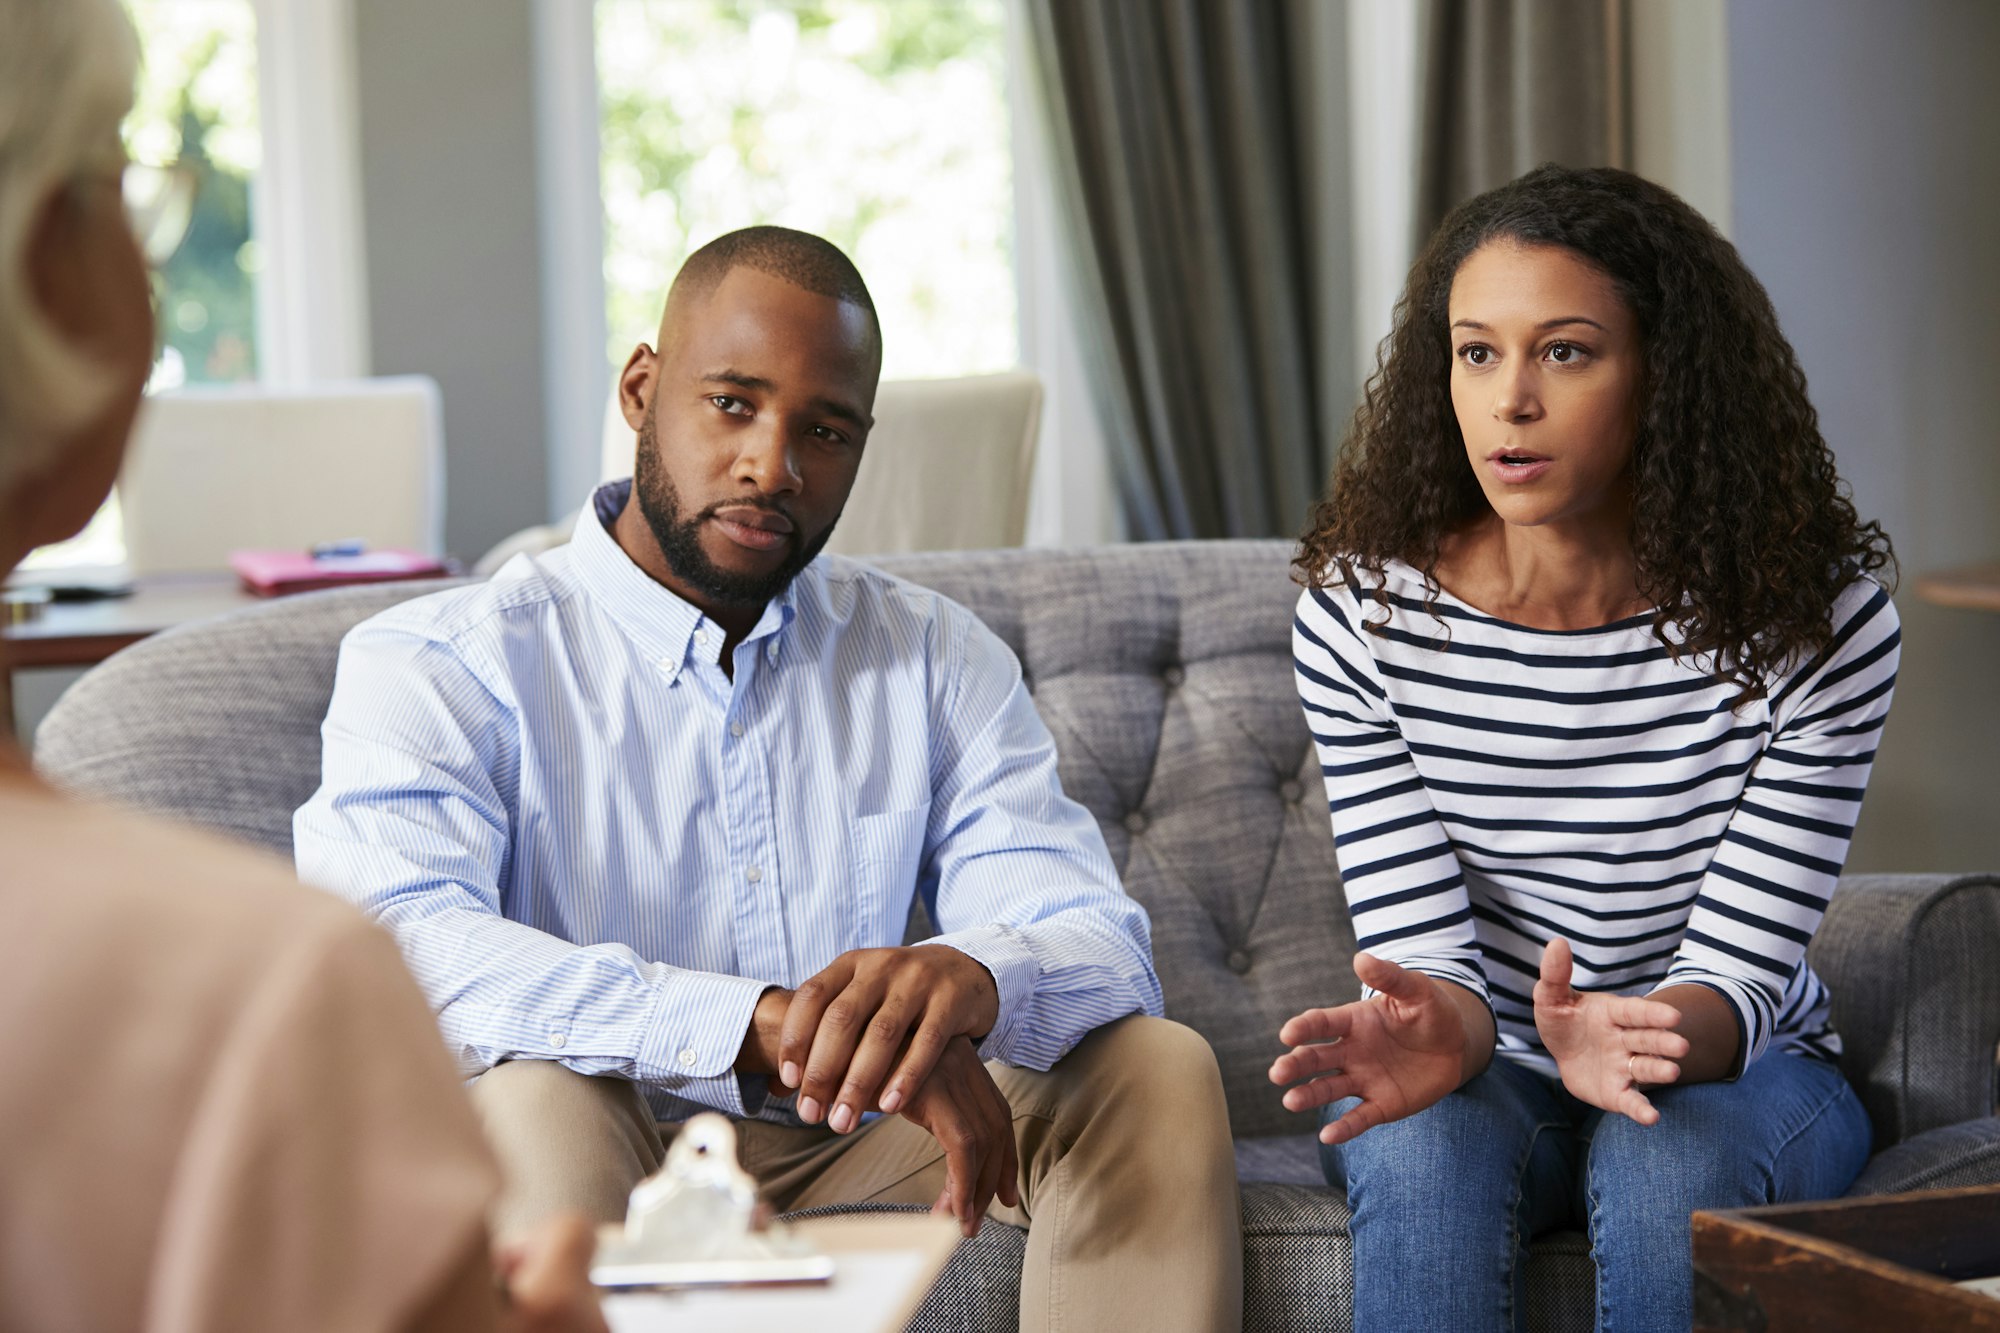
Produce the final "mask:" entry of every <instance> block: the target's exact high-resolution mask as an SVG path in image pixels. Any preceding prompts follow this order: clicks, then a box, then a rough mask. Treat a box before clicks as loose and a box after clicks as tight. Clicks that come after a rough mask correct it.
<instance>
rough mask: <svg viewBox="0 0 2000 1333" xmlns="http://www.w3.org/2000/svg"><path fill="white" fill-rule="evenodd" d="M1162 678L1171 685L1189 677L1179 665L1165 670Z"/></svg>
mask: <svg viewBox="0 0 2000 1333" xmlns="http://www.w3.org/2000/svg"><path fill="white" fill-rule="evenodd" d="M1160 679H1161V680H1164V681H1165V682H1167V684H1169V685H1179V684H1180V683H1181V682H1182V681H1184V680H1186V679H1187V672H1185V671H1183V670H1181V668H1179V667H1177V666H1170V667H1168V668H1167V669H1166V670H1165V671H1162V672H1161V673H1160Z"/></svg>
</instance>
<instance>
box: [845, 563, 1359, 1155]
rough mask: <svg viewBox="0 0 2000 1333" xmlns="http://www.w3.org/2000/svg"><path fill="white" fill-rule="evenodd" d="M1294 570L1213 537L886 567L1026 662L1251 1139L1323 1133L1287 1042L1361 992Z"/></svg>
mask: <svg viewBox="0 0 2000 1333" xmlns="http://www.w3.org/2000/svg"><path fill="white" fill-rule="evenodd" d="M1290 556H1291V546H1290V545H1289V544H1288V543H1285V542H1207V543H1153V544H1148V545H1144V546H1122V547H1107V548H1102V549H1097V550H1089V551H1072V552H1054V551H1013V552H1004V553H993V552H976V553H940V554H930V555H915V556H898V557H893V558H884V559H882V560H880V561H879V562H878V563H879V564H880V566H881V567H882V568H883V569H886V570H889V571H890V572H892V573H895V574H898V575H901V576H903V577H905V578H908V579H910V580H912V581H914V582H917V583H921V584H923V585H925V586H926V587H930V588H935V589H937V590H938V591H940V592H942V593H944V594H945V595H947V596H949V597H952V598H954V599H955V600H957V601H959V602H962V603H964V604H965V605H966V606H968V607H969V608H971V610H972V611H973V612H974V613H975V614H977V615H978V616H979V617H980V618H981V619H982V620H984V621H985V622H986V623H987V624H988V625H989V626H991V627H992V628H993V630H994V632H995V633H997V634H998V635H999V636H1000V637H1001V638H1002V639H1003V640H1004V641H1005V642H1006V643H1007V644H1008V646H1009V647H1011V648H1012V649H1013V650H1014V652H1015V654H1016V655H1017V656H1019V657H1020V659H1021V662H1022V666H1023V669H1024V670H1025V672H1026V675H1027V680H1028V686H1029V688H1030V689H1031V690H1032V691H1033V693H1034V698H1035V706H1036V707H1037V709H1039V710H1040V712H1041V715H1042V718H1043V719H1044V720H1045V721H1046V722H1047V723H1048V726H1049V730H1050V731H1051V732H1052V733H1054V736H1055V740H1056V747H1057V750H1058V752H1059V756H1060V763H1061V772H1062V780H1063V787H1064V790H1066V791H1067V792H1068V793H1069V794H1070V795H1071V796H1073V797H1074V798H1076V799H1077V800H1078V801H1080V802H1081V803H1082V804H1083V805H1084V806H1085V807H1087V808H1088V809H1089V810H1090V812H1091V813H1092V814H1093V815H1095V816H1096V817H1097V821H1098V824H1099V826H1100V827H1101V828H1102V829H1103V830H1104V836H1105V840H1106V842H1107V843H1108V844H1109V845H1110V848H1111V855H1112V858H1113V860H1114V861H1115V862H1116V863H1117V866H1118V869H1119V872H1120V874H1121V875H1122V876H1123V878H1124V882H1125V887H1126V889H1127V890H1128V891H1129V892H1130V893H1131V894H1132V896H1133V897H1135V898H1137V899H1138V900H1139V901H1140V902H1142V903H1143V904H1145V906H1146V909H1147V911H1148V912H1149V913H1150V914H1151V916H1152V921H1153V954H1154V958H1155V960H1156V962H1157V964H1158V967H1159V973H1160V981H1161V985H1162V987H1163V988H1164V990H1165V993H1166V1006H1167V1016H1168V1017H1170V1018H1173V1019H1176V1020H1178V1021H1179V1022H1182V1023H1186V1024H1187V1025H1189V1026H1190V1027H1193V1028H1195V1029H1196V1030H1197V1031H1199V1032H1200V1033H1201V1034H1202V1035H1203V1036H1205V1037H1207V1038H1208V1039H1209V1041H1210V1042H1211V1043H1212V1044H1213V1045H1214V1047H1215V1051H1216V1058H1217V1060H1218V1061H1219V1063H1220V1065H1221V1068H1222V1077H1223V1087H1224V1090H1225V1092H1226V1093H1227V1095H1228V1098H1229V1109H1230V1118H1231V1122H1232V1124H1233V1125H1234V1128H1235V1130H1236V1132H1237V1134H1239V1135H1253V1136H1265V1135H1272V1134H1287V1133H1293V1134H1295V1133H1299V1132H1301V1131H1309V1130H1310V1129H1311V1128H1313V1121H1312V1118H1311V1117H1308V1116H1299V1115H1294V1114H1292V1113H1291V1112H1288V1111H1286V1110H1285V1109H1284V1107H1283V1106H1281V1105H1280V1104H1279V1102H1278V1097H1277V1090H1276V1089H1274V1088H1273V1087H1272V1086H1271V1083H1270V1081H1269V1079H1268V1078H1266V1076H1265V1072H1266V1070H1268V1069H1269V1068H1270V1064H1271V1061H1272V1060H1273V1059H1274V1058H1276V1056H1277V1055H1278V1054H1279V1052H1280V1051H1281V1049H1282V1047H1280V1045H1279V1044H1278V1040H1277V1032H1278V1028H1279V1026H1280V1025H1281V1024H1283V1022H1284V1021H1285V1020H1286V1019H1287V1018H1290V1017H1291V1016H1292V1015H1293V1014H1295V1013H1297V1012H1298V1011H1299V1010H1300V1009H1303V1008H1306V1007H1308V1006H1310V1005H1315V1004H1338V1003H1342V1002H1344V1001H1347V1000H1351V999H1354V998H1356V996H1357V995H1358V993H1359V987H1358V985H1357V984H1356V982H1355V980H1354V974H1353V971H1352V969H1351V966H1350V964H1351V960H1352V958H1353V956H1354V932H1353V930H1352V928H1351V927H1350V926H1349V925H1348V922H1347V912H1346V910H1345V907H1344V905H1343V902H1342V899H1341V893H1340V878H1339V874H1338V872H1337V871H1336V869H1335V867H1334V860H1333V837H1332V834H1331V832H1330V830H1329V827H1328V823H1327V814H1326V795H1325V789H1324V787H1323V785H1322V783H1321V781H1320V776H1319V762H1318V759H1317V757H1316V756H1315V755H1314V754H1313V752H1312V747H1311V738H1310V736H1309V735H1308V734H1307V732H1306V727H1305V719H1304V717H1303V715H1302V714H1301V713H1300V711H1299V704H1298V696H1297V692H1296V689H1295V687H1294V685H1293V683H1292V662H1291V623H1292V604H1293V602H1294V601H1295V600H1296V599H1297V597H1298V588H1297V586H1296V585H1295V584H1293V583H1292V582H1291V579H1290V575H1289V573H1288V561H1289V560H1290Z"/></svg>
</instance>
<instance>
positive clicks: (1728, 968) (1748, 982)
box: [1660, 580, 1902, 1074]
mask: <svg viewBox="0 0 2000 1333" xmlns="http://www.w3.org/2000/svg"><path fill="white" fill-rule="evenodd" d="M1901 642H1902V635H1901V631H1900V629H1899V628H1898V621H1897V616H1896V607H1895V604H1894V603H1893V602H1891V601H1890V600H1889V595H1888V593H1886V592H1885V591H1883V589H1882V588H1881V586H1880V585H1878V584H1876V583H1875V582H1873V581H1872V580H1860V581H1857V582H1856V583H1855V584H1854V585H1852V586H1851V587H1850V588H1849V589H1848V591H1847V592H1846V593H1844V594H1843V595H1842V597H1841V599H1840V602H1839V603H1838V604H1837V605H1836V608H1835V629H1834V637H1833V641H1832V642H1831V643H1830V644H1829V645H1828V646H1827V647H1826V649H1825V650H1824V651H1822V652H1821V653H1820V654H1819V655H1818V656H1817V657H1815V658H1814V659H1813V660H1811V661H1810V662H1808V663H1807V664H1806V666H1805V667H1804V668H1803V669H1802V670H1800V671H1798V672H1797V673H1795V674H1794V675H1792V676H1791V677H1790V678H1789V679H1788V680H1787V681H1786V682H1785V684H1784V685H1783V686H1782V687H1780V688H1779V689H1778V690H1777V691H1776V692H1775V693H1774V695H1773V697H1772V699H1771V703H1770V707H1771V726H1772V739H1771V742H1770V744H1769V745H1768V746H1767V747H1766V748H1765V750H1764V752H1763V754H1762V755H1761V756H1759V758H1758V760H1757V762H1756V765H1755V767H1754V768H1753V769H1752V770H1751V773H1750V777H1749V781H1748V783H1747V784H1746V786H1745V788H1744V792H1743V797H1742V800H1741V801H1740V802H1738V804H1737V807H1736V811H1735V813H1734V814H1733V815H1732V816H1731V818H1730V820H1729V827H1728V830H1727V831H1726V832H1725V833H1724V834H1723V838H1722V842H1721V844H1720V845H1719V846H1718V847H1717V849H1716V852H1715V856H1714V858H1713V859H1712V860H1711V861H1710V862H1709V866H1708V872H1707V874H1706V875H1705V876H1704V878H1703V880H1702V883H1701V888H1700V891H1699V893H1698V895H1697V897H1696V899H1695V902H1694V908H1693V911H1692V913H1691V915H1690V916H1689V918H1688V924H1687V933H1686V935H1685V936H1684V937H1683V939H1682V942H1681V946H1680V949H1679V951H1678V952H1677V953H1676V954H1675V956H1674V960H1673V962H1672V964H1671V965H1670V966H1669V968H1668V970H1667V974H1666V976H1665V978H1664V979H1663V980H1662V981H1661V982H1660V986H1661V987H1666V986H1674V985H1682V984H1686V983H1690V982H1692V983H1695V984H1698V985H1703V986H1707V987H1709V988H1711V989H1713V990H1715V991H1717V992H1719V993H1720V994H1721V995H1722V996H1723V998H1724V999H1726V1000H1727V1001H1728V1002H1729V1005H1730V1007H1731V1009H1732V1010H1733V1011H1734V1012H1735V1015H1736V1020H1737V1023H1738V1026H1739V1029H1740V1035H1741V1037H1742V1041H1741V1045H1740V1048H1739V1054H1738V1057H1737V1060H1738V1063H1737V1069H1736V1072H1737V1073H1738V1074H1740V1073H1741V1071H1742V1070H1743V1069H1746V1068H1748V1067H1749V1065H1750V1063H1751V1061H1753V1060H1755V1059H1756V1058H1757V1057H1758V1056H1759V1055H1761V1054H1763V1052H1764V1049H1765V1047H1766V1046H1767V1045H1768V1044H1769V1042H1770V1040H1771V1036H1772V1033H1773V1032H1774V1031H1775V1030H1777V1029H1778V1027H1779V1026H1780V1019H1781V1017H1782V1015H1781V1014H1780V1013H1779V1006H1780V1003H1781V999H1782V997H1783V996H1784V995H1785V993H1786V988H1787V986H1788V984H1789V983H1790V982H1791V980H1792V978H1793V976H1794V974H1796V973H1797V972H1798V971H1799V969H1800V968H1801V967H1802V966H1803V965H1804V959H1805V951H1806V945H1807V944H1808V943H1809V942H1810V941H1811V939H1812V937H1813V933H1814V932H1815V931H1816V930H1817V929H1818V928H1819V922H1820V917H1821V916H1822V915H1823V914H1824V913H1825V911H1826V904H1827V899H1828V898H1829V897H1831V896H1832V893H1833V889H1834V884H1835V882H1836V881H1837V880H1838V879H1839V876H1840V868H1841V864H1842V862H1843V861H1844V860H1845V859H1846V856H1847V844H1848V839H1849V838H1850V837H1851V836H1852V834H1853V831H1854V821H1855V818H1856V817H1857V816H1858V815H1859V814H1860V810H1861V797H1862V793H1863V792H1864V791H1865V790H1866V788H1867V786H1868V774H1869V769H1870V767H1871V765H1872V764H1873V763H1874V760H1875V747H1876V743H1877V741H1878V740H1879V739H1880V737H1881V734H1882V724H1883V721H1884V720H1885V719H1886V718H1887V716H1888V713H1889V700H1890V696H1891V695H1892V694H1893V693H1894V691H1895V687H1896V666H1897V660H1898V655H1899V652H1900V646H1901Z"/></svg>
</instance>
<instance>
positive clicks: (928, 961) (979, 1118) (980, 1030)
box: [736, 944, 1021, 1236]
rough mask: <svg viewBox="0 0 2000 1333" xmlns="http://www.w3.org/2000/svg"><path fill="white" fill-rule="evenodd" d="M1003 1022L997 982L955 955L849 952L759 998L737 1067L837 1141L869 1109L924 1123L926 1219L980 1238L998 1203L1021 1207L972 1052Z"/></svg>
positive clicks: (998, 1102)
mask: <svg viewBox="0 0 2000 1333" xmlns="http://www.w3.org/2000/svg"><path fill="white" fill-rule="evenodd" d="M999 1014H1000V994H999V989H998V987H996V986H995V985H994V982H993V975H992V974H991V973H990V972H988V971H987V970H986V968H985V967H984V966H982V965H981V964H979V963H978V962H976V961H974V960H973V959H972V958H971V957H969V956H967V955H966V954H963V953H960V952H959V951H958V950H957V949H954V948H951V947H950V946H948V945H943V944H919V945H914V946H909V947H905V948H896V949H855V950H852V951H850V952H848V953H844V954H842V955H840V957H838V958H836V959H834V960H833V962H831V963H829V964H828V965H827V966H826V967H825V968H824V969H822V970H821V971H820V972H818V973H816V974H815V975H813V976H811V977H809V978H807V979H806V980H805V981H804V982H803V983H801V984H800V986H799V988H798V989H797V990H791V991H788V990H784V989H781V988H778V987H772V988H771V989H769V990H766V991H765V992H764V993H763V995H762V996H760V997H759V998H758V1001H757V1009H756V1013H755V1014H754V1016H753V1017H752V1019H751V1022H750V1031H749V1032H748V1033H747V1034H746V1035H745V1037H744V1041H743V1049H742V1052H741V1053H740V1054H739V1055H738V1056H737V1060H736V1069H737V1071H738V1072H739V1073H744V1074H762V1075H765V1076H767V1077H770V1078H774V1079H776V1080H777V1082H778V1083H780V1084H782V1085H783V1086H784V1087H785V1088H787V1089H791V1090H794V1091H796V1092H797V1093H798V1113H799V1117H800V1119H802V1120H804V1121H805V1122H806V1123H807V1124H809V1125H816V1124H819V1123H820V1122H821V1121H822V1120H823V1121H824V1122H825V1123H826V1125H827V1127H828V1128H830V1129H832V1130H833V1131H834V1132H835V1133H837V1134H849V1133H852V1132H853V1131H854V1130H855V1129H857V1128H859V1127H860V1125H861V1123H862V1120H861V1117H862V1114H863V1113H864V1112H868V1111H881V1112H883V1113H885V1114H891V1115H900V1116H902V1117H903V1118H904V1119H906V1120H909V1121H911V1122H913V1123H915V1124H917V1125H919V1126H921V1127H922V1128H923V1129H924V1130H926V1131H928V1132H929V1133H930V1135H931V1137H932V1138H934V1139H936V1140H937V1142H938V1145H939V1146H940V1147H941V1148H943V1149H944V1159H945V1186H944V1189H943V1191H942V1192H941V1193H940V1194H939V1195H938V1200H937V1203H936V1204H935V1205H934V1206H933V1211H934V1212H937V1213H940V1214H945V1215H949V1216H951V1217H953V1218H956V1219H957V1221H958V1224H959V1228H960V1230H961V1231H963V1232H964V1233H965V1234H966V1235H967V1236H971V1235H976V1234H977V1233H978V1231H979V1223H980V1220H981V1219H982V1218H983V1217H984V1216H985V1214H986V1208H987V1205H988V1204H990V1203H991V1202H992V1201H993V1199H994V1198H995V1197H996V1196H997V1197H998V1198H999V1199H1000V1201H1001V1202H1002V1203H1004V1204H1006V1205H1007V1206H1009V1207H1018V1206H1019V1204H1020V1202H1021V1199H1020V1186H1019V1183H1018V1175H1019V1163H1018V1160H1017V1157H1016V1149H1015V1145H1014V1123H1013V1113H1012V1111H1011V1110H1010V1109H1009V1108H1008V1105H1007V1099H1006V1098H1005V1097H1004V1096H1002V1095H1001V1093H1000V1089H999V1088H998V1087H996V1086H995V1085H994V1082H993V1078H992V1076H991V1075H990V1074H988V1073H987V1072H986V1066H985V1064H984V1063H982V1062H981V1060H980V1058H979V1052H978V1049H977V1048H978V1043H979V1042H980V1041H981V1040H982V1039H984V1038H985V1036H986V1034H987V1033H989V1032H990V1031H992V1029H993V1024H994V1023H995V1022H996V1021H998V1019H999Z"/></svg>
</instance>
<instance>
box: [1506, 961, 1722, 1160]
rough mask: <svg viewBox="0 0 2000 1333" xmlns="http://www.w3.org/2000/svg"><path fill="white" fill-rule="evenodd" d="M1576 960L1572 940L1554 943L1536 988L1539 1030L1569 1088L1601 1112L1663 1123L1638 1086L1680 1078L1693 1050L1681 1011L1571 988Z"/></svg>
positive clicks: (1635, 998)
mask: <svg viewBox="0 0 2000 1333" xmlns="http://www.w3.org/2000/svg"><path fill="white" fill-rule="evenodd" d="M1574 961H1575V960H1574V959H1573V958H1572V956H1571V954H1570V948H1569V941H1568V940H1563V939H1554V940H1550V941H1549V943H1548V947H1547V948H1545V949H1543V950H1542V977H1541V980H1540V981H1537V982H1536V983H1535V1030H1536V1031H1537V1032H1539V1033H1541V1035H1542V1045H1543V1046H1544V1047H1545V1048H1546V1049H1547V1050H1548V1053H1549V1054H1550V1055H1552V1056H1554V1057H1555V1061H1556V1072H1558V1073H1559V1074H1561V1075H1562V1081H1563V1086H1564V1087H1565V1088H1568V1089H1569V1091H1570V1095H1571V1096H1573V1097H1575V1098H1577V1099H1578V1100H1579V1101H1584V1102H1588V1103H1589V1104H1590V1105H1592V1106H1595V1107H1598V1108H1599V1109H1601V1110H1605V1111H1616V1112H1618V1113H1619V1114H1620V1115H1627V1116H1630V1117H1631V1118H1632V1119H1634V1120H1636V1121H1638V1122H1639V1123H1640V1124H1642V1125H1651V1124H1656V1123H1658V1121H1659V1119H1660V1113H1659V1112H1658V1111H1657V1110H1655V1109H1654V1108H1653V1103H1652V1102H1650V1101H1648V1100H1647V1099H1646V1095H1645V1094H1644V1093H1642V1092H1640V1091H1639V1087H1640V1085H1642V1084H1645V1085H1658V1084H1662V1083H1672V1082H1674V1081H1676V1080H1677V1079H1679V1078H1680V1076H1681V1066H1680V1061H1681V1060H1682V1059H1683V1058H1684V1057H1685V1056H1686V1055H1687V1053H1688V1041H1687V1038H1686V1037H1683V1036H1681V1035H1680V1034H1679V1033H1678V1032H1675V1031H1673V1028H1674V1027H1675V1026H1676V1025H1677V1024H1678V1023H1679V1022H1680V1021H1681V1014H1680V1010H1678V1009H1676V1008H1674V1007H1673V1006H1672V1005H1670V1004H1663V1003H1661V1002H1660V1001H1658V1000H1648V999H1644V998H1642V997H1640V996H1636V995H1607V994H1605V993H1603V992H1601V991H1580V990H1577V989H1576V988H1575V987H1573V986H1571V985H1570V984H1569V980H1570V974H1571V971H1572V969H1573V967H1574Z"/></svg>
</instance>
